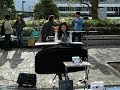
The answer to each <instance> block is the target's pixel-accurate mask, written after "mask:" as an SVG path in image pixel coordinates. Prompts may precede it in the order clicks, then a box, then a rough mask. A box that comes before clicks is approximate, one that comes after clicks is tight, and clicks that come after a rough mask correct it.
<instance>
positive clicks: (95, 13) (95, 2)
mask: <svg viewBox="0 0 120 90" xmlns="http://www.w3.org/2000/svg"><path fill="white" fill-rule="evenodd" d="M69 1H70V2H78V1H79V2H80V4H85V5H87V6H88V7H89V9H90V13H91V15H92V19H98V4H99V0H89V1H90V4H91V6H89V4H88V3H84V2H83V0H69Z"/></svg>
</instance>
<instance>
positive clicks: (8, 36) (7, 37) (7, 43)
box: [4, 34, 11, 49]
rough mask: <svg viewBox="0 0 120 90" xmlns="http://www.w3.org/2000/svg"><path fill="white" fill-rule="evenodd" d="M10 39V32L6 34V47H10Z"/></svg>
mask: <svg viewBox="0 0 120 90" xmlns="http://www.w3.org/2000/svg"><path fill="white" fill-rule="evenodd" d="M10 40H11V35H10V34H5V46H4V48H5V49H9V48H10Z"/></svg>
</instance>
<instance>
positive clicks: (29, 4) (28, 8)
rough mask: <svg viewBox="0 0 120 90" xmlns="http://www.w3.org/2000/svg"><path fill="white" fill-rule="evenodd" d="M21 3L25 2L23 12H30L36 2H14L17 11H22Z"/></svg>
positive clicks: (20, 0)
mask: <svg viewBox="0 0 120 90" xmlns="http://www.w3.org/2000/svg"><path fill="white" fill-rule="evenodd" d="M22 1H25V3H24V10H25V11H31V10H32V8H33V6H34V5H35V3H36V2H37V1H38V0H14V2H15V7H16V10H17V11H22Z"/></svg>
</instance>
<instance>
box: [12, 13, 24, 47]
mask: <svg viewBox="0 0 120 90" xmlns="http://www.w3.org/2000/svg"><path fill="white" fill-rule="evenodd" d="M25 26H26V25H25V22H24V21H23V19H22V18H21V15H18V16H17V20H16V22H15V24H14V27H15V28H16V35H17V47H18V48H21V47H22V43H23V39H22V38H23V28H24V27H25Z"/></svg>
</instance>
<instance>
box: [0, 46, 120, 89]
mask: <svg viewBox="0 0 120 90" xmlns="http://www.w3.org/2000/svg"><path fill="white" fill-rule="evenodd" d="M40 50H41V49H39V48H23V49H16V48H15V49H13V50H11V51H4V50H2V49H0V88H1V87H3V86H4V87H7V88H13V87H17V83H16V81H17V77H18V75H19V73H34V74H36V73H35V70H34V62H35V55H36V53H37V52H38V51H40ZM88 54H89V62H90V63H91V64H92V67H91V69H90V72H89V84H90V82H92V81H104V84H105V85H120V72H118V71H117V70H115V69H114V68H112V67H111V66H109V65H108V64H107V63H108V62H118V61H120V47H119V46H111V47H109V46H108V47H98V48H96V47H92V48H89V49H88ZM68 75H69V78H70V79H71V80H73V82H74V86H76V87H77V85H76V83H77V82H78V79H79V78H82V76H83V75H84V71H79V72H75V73H69V74H68ZM53 77H54V74H44V75H40V74H37V88H52V84H51V83H50V81H51V80H52V79H53ZM56 81H57V82H56V84H55V85H56V86H57V87H58V78H56ZM80 86H83V84H80ZM0 90H3V89H0ZM4 90H5V89H4ZM11 90H13V89H11Z"/></svg>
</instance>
